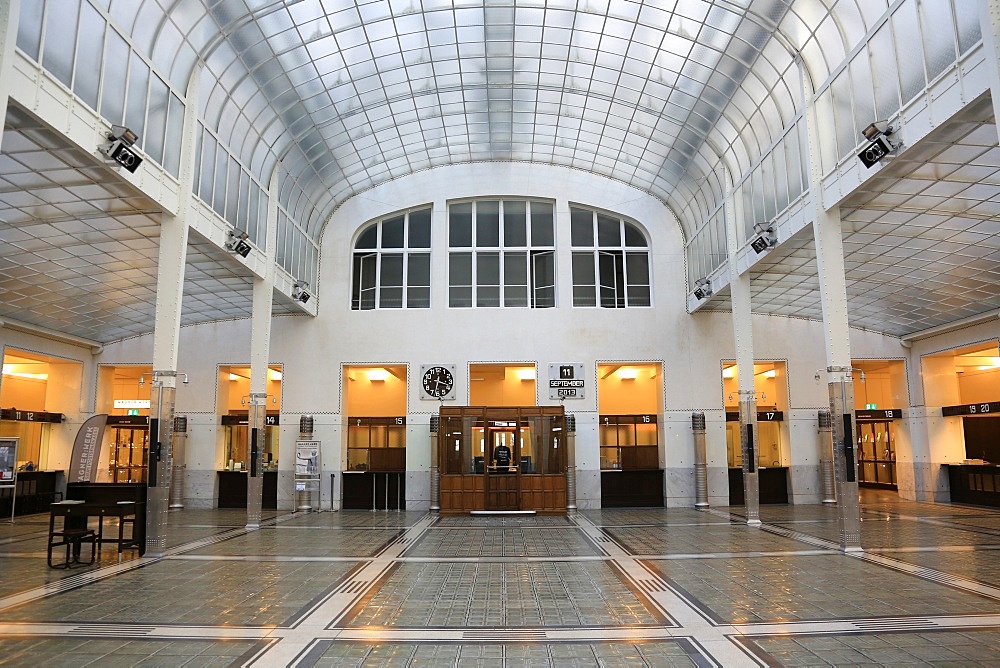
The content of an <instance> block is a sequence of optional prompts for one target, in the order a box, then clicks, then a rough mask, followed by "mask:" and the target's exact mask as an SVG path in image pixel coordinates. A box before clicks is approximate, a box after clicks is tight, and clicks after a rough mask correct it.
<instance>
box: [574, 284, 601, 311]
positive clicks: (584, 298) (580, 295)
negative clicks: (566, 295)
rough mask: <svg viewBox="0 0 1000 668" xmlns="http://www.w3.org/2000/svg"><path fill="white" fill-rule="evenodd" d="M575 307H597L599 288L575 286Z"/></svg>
mask: <svg viewBox="0 0 1000 668" xmlns="http://www.w3.org/2000/svg"><path fill="white" fill-rule="evenodd" d="M573 306H597V288H595V287H594V286H592V285H591V286H576V285H574V286H573Z"/></svg>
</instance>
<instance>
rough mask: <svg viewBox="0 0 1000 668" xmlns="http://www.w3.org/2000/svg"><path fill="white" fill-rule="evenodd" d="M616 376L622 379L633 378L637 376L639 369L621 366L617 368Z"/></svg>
mask: <svg viewBox="0 0 1000 668" xmlns="http://www.w3.org/2000/svg"><path fill="white" fill-rule="evenodd" d="M618 377H619V378H621V379H622V380H635V379H636V378H638V377H639V370H638V369H636V368H633V367H622V368H621V369H619V370H618Z"/></svg>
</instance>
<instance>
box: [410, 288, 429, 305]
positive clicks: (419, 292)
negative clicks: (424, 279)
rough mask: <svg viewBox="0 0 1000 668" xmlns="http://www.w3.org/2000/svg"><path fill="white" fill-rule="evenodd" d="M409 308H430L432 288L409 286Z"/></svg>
mask: <svg viewBox="0 0 1000 668" xmlns="http://www.w3.org/2000/svg"><path fill="white" fill-rule="evenodd" d="M406 307H407V308H430V307H431V289H430V288H413V287H410V288H407V289H406Z"/></svg>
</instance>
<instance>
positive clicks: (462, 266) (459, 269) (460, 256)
mask: <svg viewBox="0 0 1000 668" xmlns="http://www.w3.org/2000/svg"><path fill="white" fill-rule="evenodd" d="M448 279H449V284H450V285H452V286H460V285H469V286H471V285H472V253H450V254H449V255H448Z"/></svg>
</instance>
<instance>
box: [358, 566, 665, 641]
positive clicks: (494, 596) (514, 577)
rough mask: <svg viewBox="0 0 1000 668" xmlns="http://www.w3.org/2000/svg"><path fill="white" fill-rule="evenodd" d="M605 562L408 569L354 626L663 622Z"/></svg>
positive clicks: (394, 578)
mask: <svg viewBox="0 0 1000 668" xmlns="http://www.w3.org/2000/svg"><path fill="white" fill-rule="evenodd" d="M659 622H660V620H658V619H657V618H656V617H655V616H654V615H653V614H651V613H650V612H649V611H647V609H646V608H645V606H643V604H642V602H641V601H640V600H639V599H638V598H637V597H636V595H635V594H634V593H632V592H631V591H630V590H629V589H628V587H626V586H625V584H624V583H623V582H622V581H621V579H620V578H619V577H618V576H617V575H616V574H615V571H614V570H613V569H611V568H608V566H607V565H606V564H604V563H574V562H542V563H535V562H532V563H523V564H518V563H481V564H469V563H459V564H438V563H430V564H403V565H401V566H400V567H399V569H398V570H396V571H395V572H393V573H392V574H391V575H390V576H389V577H388V578H387V579H386V581H385V582H384V583H383V584H382V585H381V586H380V587H379V589H378V591H377V592H375V595H374V596H373V597H372V598H371V599H370V600H369V601H367V602H366V603H365V605H364V606H363V608H362V609H360V610H358V611H357V612H356V613H355V615H354V616H353V618H352V619H350V622H349V624H350V625H351V626H389V627H400V626H402V627H427V626H430V627H520V626H560V627H580V626H601V625H614V626H618V625H636V624H655V623H659Z"/></svg>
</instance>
